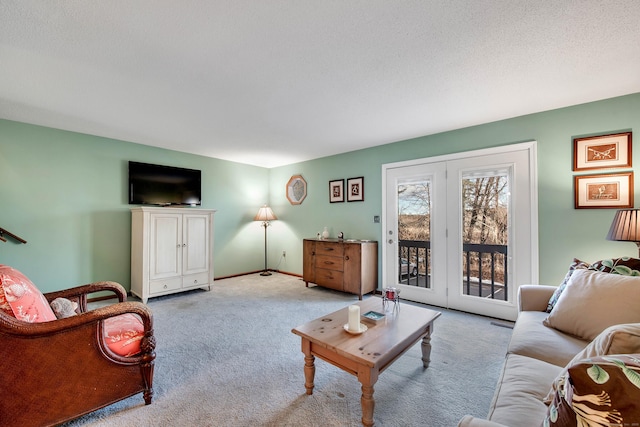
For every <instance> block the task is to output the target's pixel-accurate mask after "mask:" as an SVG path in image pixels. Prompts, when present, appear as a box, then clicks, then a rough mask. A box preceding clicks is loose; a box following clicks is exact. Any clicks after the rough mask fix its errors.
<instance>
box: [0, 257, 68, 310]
mask: <svg viewBox="0 0 640 427" xmlns="http://www.w3.org/2000/svg"><path fill="white" fill-rule="evenodd" d="M0 287H2V292H3V293H4V299H5V301H6V303H8V304H9V306H10V307H11V311H12V312H13V316H14V317H15V318H17V319H19V320H22V321H25V322H29V323H37V322H48V321H50V320H56V315H55V314H53V310H52V309H51V307H50V306H49V302H48V301H47V299H46V298H45V297H44V295H42V292H40V291H39V290H38V288H36V286H35V285H34V284H33V283H32V282H31V280H29V279H28V278H27V277H26V276H25V275H24V274H22V273H21V272H19V271H18V270H16V269H15V268H12V267H9V266H7V265H0ZM1 303H2V301H0V304H1Z"/></svg>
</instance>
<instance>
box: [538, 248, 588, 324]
mask: <svg viewBox="0 0 640 427" xmlns="http://www.w3.org/2000/svg"><path fill="white" fill-rule="evenodd" d="M587 268H589V263H588V262H584V261H580V260H579V259H578V258H574V259H573V262H572V263H571V265H569V271H567V274H566V275H565V276H564V279H563V280H562V283H560V286H558V287H557V288H556V290H555V291H554V292H553V295H551V298H550V299H549V303H548V304H547V313H551V310H553V307H554V306H555V305H556V303H557V302H558V298H560V294H562V291H564V288H566V287H567V282H568V281H569V279H570V278H571V275H572V274H573V272H574V271H576V270H578V269H581V270H586V269H587Z"/></svg>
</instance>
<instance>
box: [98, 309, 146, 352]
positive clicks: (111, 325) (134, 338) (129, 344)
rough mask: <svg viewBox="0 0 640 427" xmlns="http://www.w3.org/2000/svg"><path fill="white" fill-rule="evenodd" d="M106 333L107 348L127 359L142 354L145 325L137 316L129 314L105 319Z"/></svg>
mask: <svg viewBox="0 0 640 427" xmlns="http://www.w3.org/2000/svg"><path fill="white" fill-rule="evenodd" d="M104 331H105V332H104V335H105V341H106V343H107V346H108V347H109V349H110V350H111V351H113V352H114V353H116V354H119V355H120V356H125V357H128V356H134V355H136V354H138V353H140V341H141V340H142V337H143V336H144V325H143V324H142V321H141V320H140V319H139V318H138V317H137V316H136V315H134V314H131V313H127V314H122V315H120V316H116V317H110V318H108V319H105V321H104Z"/></svg>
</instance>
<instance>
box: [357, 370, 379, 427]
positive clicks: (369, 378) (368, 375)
mask: <svg viewBox="0 0 640 427" xmlns="http://www.w3.org/2000/svg"><path fill="white" fill-rule="evenodd" d="M358 381H360V384H362V397H360V406H361V407H362V425H364V426H366V427H371V426H373V409H374V408H375V406H376V402H375V400H374V399H373V385H374V384H375V383H376V381H378V371H376V370H375V369H368V368H363V369H362V370H360V371H359V372H358Z"/></svg>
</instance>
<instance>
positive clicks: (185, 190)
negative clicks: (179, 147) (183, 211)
mask: <svg viewBox="0 0 640 427" xmlns="http://www.w3.org/2000/svg"><path fill="white" fill-rule="evenodd" d="M200 183H201V173H200V171H199V170H196V169H185V168H178V167H173V166H162V165H153V164H149V163H139V162H132V161H130V162H129V204H131V205H156V206H171V205H188V206H198V205H201V204H202V194H201V185H200Z"/></svg>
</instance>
